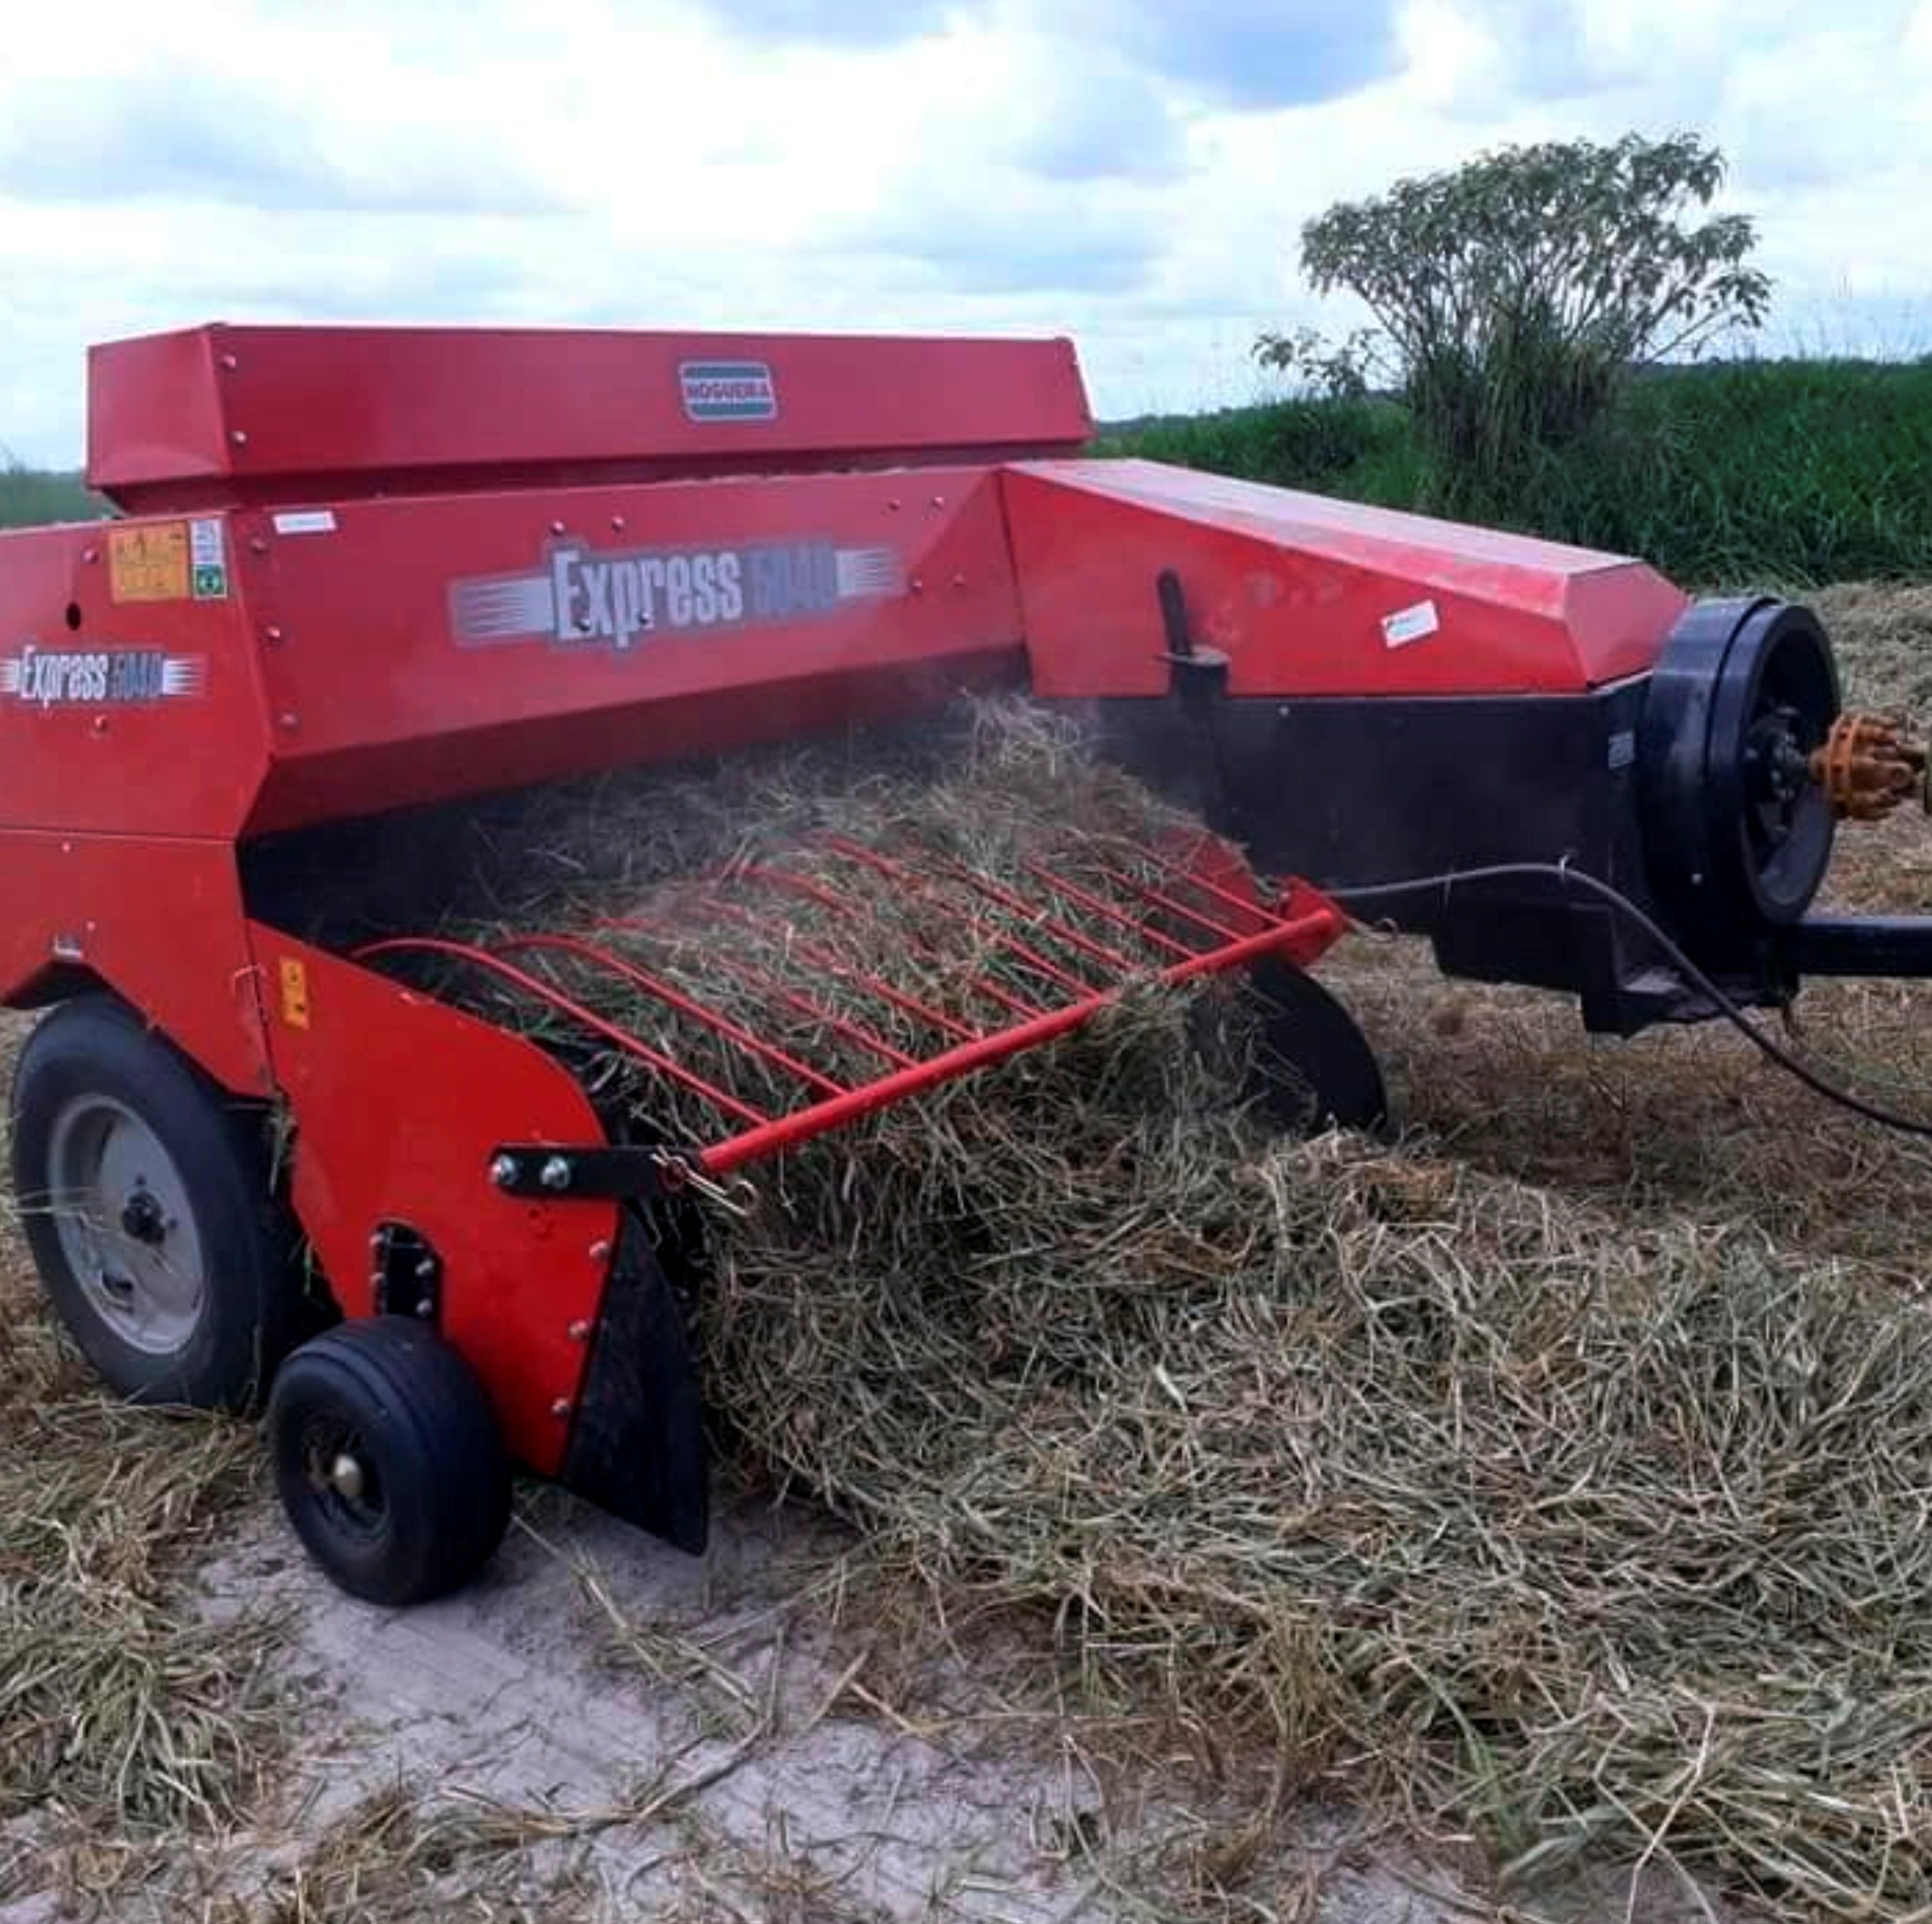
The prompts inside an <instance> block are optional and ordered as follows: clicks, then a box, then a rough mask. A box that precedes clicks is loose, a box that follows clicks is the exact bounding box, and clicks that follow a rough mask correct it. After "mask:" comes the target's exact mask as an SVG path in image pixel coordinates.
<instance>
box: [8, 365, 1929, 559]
mask: <svg viewBox="0 0 1932 1924" xmlns="http://www.w3.org/2000/svg"><path fill="white" fill-rule="evenodd" d="M1099 451H1100V452H1101V453H1112V454H1140V455H1145V456H1147V457H1149V458H1153V459H1156V460H1162V461H1172V462H1176V463H1180V464H1181V465H1183V466H1186V467H1192V468H1207V469H1209V470H1211V471H1212V472H1214V473H1221V474H1231V475H1236V476H1239V477H1240V478H1244V479H1247V480H1253V481H1267V482H1274V483H1277V484H1280V485H1283V486H1285V487H1291V488H1301V489H1312V490H1314V491H1315V492H1316V493H1319V494H1331V495H1337V496H1340V497H1341V498H1342V499H1348V500H1356V501H1366V502H1372V503H1375V504H1379V505H1382V506H1386V507H1394V508H1408V509H1418V510H1420V511H1422V512H1424V513H1427V512H1429V511H1430V510H1431V509H1434V508H1436V507H1437V506H1438V505H1439V501H1440V499H1441V490H1440V489H1439V486H1438V484H1437V480H1436V478H1435V477H1434V475H1432V474H1431V473H1430V472H1429V463H1428V461H1427V459H1426V458H1425V457H1424V456H1423V452H1422V450H1421V448H1420V447H1419V446H1418V443H1417V441H1416V438H1415V437H1414V435H1413V433H1412V432H1411V431H1410V427H1409V422H1408V415H1407V413H1406V412H1405V411H1404V410H1403V407H1401V405H1400V404H1399V403H1398V402H1393V401H1386V400H1367V401H1316V400H1289V401H1282V402H1273V403H1268V404H1264V405H1260V406H1255V407H1245V408H1234V409H1229V410H1225V411H1224V412H1218V413H1212V414H1201V415H1177V416H1173V417H1163V418H1160V419H1155V420H1147V421H1140V422H1132V423H1130V424H1126V425H1122V426H1116V427H1109V428H1106V429H1103V430H1102V432H1101V438H1100V448H1099ZM102 512H104V504H102V503H101V502H100V500H99V499H97V498H96V497H95V496H93V495H91V494H89V493H88V491H87V490H86V489H85V488H84V486H83V485H82V484H81V482H80V479H79V477H78V476H77V475H74V474H65V473H48V472H44V471H42V470H37V469H33V468H18V467H7V466H0V527H19V526H25V525H28V524H32V523H35V522H41V521H52V520H68V519H84V518H89V517H91V516H95V515H98V514H100V513H102ZM1484 518H1485V519H1487V520H1490V521H1491V522H1493V523H1495V524H1497V525H1500V526H1505V527H1514V528H1518V529H1521V530H1526V531H1527V532H1530V533H1534V534H1540V535H1548V536H1550V537H1551V538H1553V539H1555V540H1565V541H1574V542H1577V543H1578V544H1580V545H1583V546H1586V547H1592V548H1601V549H1604V550H1608V551H1610V552H1612V553H1615V554H1623V555H1638V556H1640V557H1642V558H1643V560H1648V561H1649V562H1651V563H1653V565H1656V566H1657V567H1659V568H1660V569H1662V570H1663V571H1664V573H1666V574H1668V575H1670V576H1673V577H1674V578H1675V579H1676V580H1678V581H1682V582H1684V583H1685V584H1686V585H1690V586H1722V585H1742V584H1745V583H1750V584H1752V585H1756V586H1793V587H1803V586H1813V585H1816V584H1817V583H1820V582H1824V581H1883V580H1899V579H1913V578H1918V579H1924V578H1927V577H1932V357H1929V358H1927V359H1925V360H1922V361H1916V362H1874V361H1830V360H1816V361H1730V362H1724V363H1719V364H1715V365H1712V366H1705V367H1699V368H1691V369H1682V370H1672V371H1665V372H1659V373H1653V374H1651V375H1649V376H1645V377H1643V378H1642V379H1639V380H1638V381H1636V382H1635V383H1634V384H1633V386H1632V389H1631V391H1630V393H1629V396H1628V402H1627V404H1626V406H1625V407H1624V408H1623V413H1622V416H1621V417H1620V419H1619V420H1618V422H1617V424H1616V426H1615V427H1613V429H1611V430H1610V431H1609V432H1607V433H1605V434H1604V435H1603V436H1602V437H1601V438H1599V439H1598V440H1597V441H1596V442H1594V443H1592V444H1590V445H1589V446H1587V447H1586V448H1579V449H1575V450H1572V451H1570V452H1568V453H1565V454H1564V455H1562V456H1561V457H1560V458H1559V457H1551V458H1546V459H1545V460H1543V461H1542V462H1541V463H1539V464H1538V466H1537V468H1536V471H1535V473H1534V474H1533V475H1532V477H1531V480H1530V481H1529V482H1528V483H1527V484H1526V486H1525V488H1524V489H1523V492H1522V495H1521V499H1513V500H1510V501H1506V502H1501V503H1498V504H1495V509H1494V510H1493V511H1492V512H1490V513H1489V514H1485V517H1484Z"/></svg>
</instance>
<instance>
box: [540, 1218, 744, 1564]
mask: <svg viewBox="0 0 1932 1924" xmlns="http://www.w3.org/2000/svg"><path fill="white" fill-rule="evenodd" d="M670 1260H675V1256H674V1255H672V1256H671V1258H670ZM558 1480H559V1481H560V1482H561V1483H562V1484H563V1485H564V1486H565V1488H566V1489H568V1490H570V1491H573V1492H575V1493H576V1494H577V1495H578V1496H580V1497H583V1498H584V1499H585V1501H586V1502H592V1503H595V1505H597V1507H599V1508H600V1509H603V1510H608V1511H609V1512H611V1515H613V1516H616V1517H622V1518H623V1519H624V1520H625V1522H629V1523H635V1524H636V1525H638V1527H640V1528H641V1529H646V1530H648V1531H649V1532H651V1533H652V1535H653V1536H657V1537H662V1538H664V1539H665V1541H666V1542H667V1543H671V1544H672V1545H674V1546H675V1547H676V1548H678V1549H680V1550H685V1551H687V1552H689V1553H690V1554H691V1555H693V1556H701V1555H703V1551H704V1547H705V1543H706V1541H707V1539H708V1535H709V1531H710V1518H711V1500H710V1475H709V1462H708V1451H707V1449H706V1446H705V1435H704V1405H703V1396H702V1394H701V1393H700V1390H699V1387H698V1369H697V1364H696V1362H695V1360H694V1359H693V1355H692V1348H691V1343H690V1341H689V1339H688V1337H687V1333H686V1328H685V1312H684V1306H683V1305H682V1303H681V1302H680V1301H679V1299H678V1294H677V1291H676V1290H675V1289H674V1288H673V1287H672V1280H671V1276H670V1273H669V1271H668V1269H667V1252H665V1251H660V1250H659V1249H658V1248H657V1246H655V1245H654V1243H653V1240H652V1236H651V1235H650V1233H649V1232H648V1231H647V1229H646V1227H645V1226H644V1224H643V1223H642V1222H641V1220H639V1218H638V1216H637V1215H636V1213H635V1212H634V1211H632V1210H626V1211H625V1214H624V1226H623V1229H622V1231H621V1233H620V1235H619V1237H618V1242H617V1253H616V1258H615V1260H614V1261H612V1263H611V1275H610V1280H609V1281H608V1282H606V1284H605V1286H604V1301H603V1304H602V1307H601V1310H600V1312H599V1313H598V1318H597V1327H596V1330H595V1333H594V1335H593V1336H592V1338H591V1348H590V1363H589V1364H588V1366H587V1367H586V1369H585V1373H584V1386H583V1391H582V1394H580V1396H579V1397H578V1399H577V1410H576V1415H575V1417H574V1418H573V1420H572V1421H571V1425H570V1443H569V1445H568V1446H567V1447H566V1449H565V1453H564V1468H563V1474H562V1475H561V1476H560V1478H559V1479H558Z"/></svg>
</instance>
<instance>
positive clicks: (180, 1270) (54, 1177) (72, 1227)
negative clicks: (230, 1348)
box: [48, 1093, 207, 1356]
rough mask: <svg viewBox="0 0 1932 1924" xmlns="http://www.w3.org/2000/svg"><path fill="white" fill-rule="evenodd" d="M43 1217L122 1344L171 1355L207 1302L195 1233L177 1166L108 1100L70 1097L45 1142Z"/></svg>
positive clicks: (132, 1117)
mask: <svg viewBox="0 0 1932 1924" xmlns="http://www.w3.org/2000/svg"><path fill="white" fill-rule="evenodd" d="M48 1179H49V1180H48V1188H49V1192H50V1194H49V1213H51V1214H52V1215H53V1216H54V1225H55V1229H56V1232H57V1233H58V1235H59V1238H60V1243H61V1250H62V1253H63V1254H64V1256H65V1257H66V1259H67V1263H68V1266H69V1269H70V1270H71V1271H72V1272H73V1273H74V1277H75V1279H76V1280H77V1281H78V1282H79V1284H80V1287H82V1289H83V1290H84V1291H85V1292H87V1294H88V1295H89V1297H91V1298H92V1301H93V1303H94V1307H95V1309H96V1310H97V1311H98V1312H99V1313H100V1316H101V1318H102V1319H103V1320H104V1321H105V1323H107V1324H108V1326H109V1327H110V1328H111V1329H112V1330H113V1332H114V1333H115V1335H116V1336H118V1337H119V1338H120V1339H121V1340H122V1341H123V1342H125V1343H129V1344H130V1345H131V1346H132V1347H133V1348H136V1349H140V1350H142V1351H145V1352H146V1353H147V1354H149V1355H151V1356H170V1355H173V1354H175V1353H178V1352H179V1351H180V1350H181V1348H183V1347H184V1346H185V1345H186V1344H187V1343H188V1342H189V1341H190V1340H191V1339H192V1337H193V1336H194V1333H195V1331H196V1329H197V1328H198V1327H199V1325H200V1323H201V1319H202V1308H203V1305H204V1302H205V1300H206V1296H207V1274H206V1269H205V1266H204V1261H203V1256H202V1238H201V1231H200V1226H199V1225H198V1224H197V1221H196V1220H195V1215H194V1210H193V1209H192V1206H191V1205H190V1203H189V1200H188V1191H187V1184H186V1183H185V1181H184V1180H183V1179H182V1177H181V1171H180V1169H178V1168H177V1167H176V1164H175V1160H174V1158H173V1157H172V1156H171V1154H169V1153H168V1150H167V1149H166V1146H165V1145H164V1144H162V1142H161V1139H160V1137H159V1136H157V1135H156V1133H155V1132H154V1130H153V1129H152V1128H150V1127H149V1125H148V1123H146V1121H145V1120H144V1119H143V1118H141V1116H140V1115H138V1114H137V1113H135V1111H134V1110H133V1109H131V1108H129V1107H128V1106H127V1105H126V1104H125V1103H121V1102H120V1101H118V1100H117V1099H115V1098H113V1097H111V1096H107V1095H102V1094H94V1093H89V1094H84V1095H79V1096H76V1097H74V1098H73V1099H72V1100H71V1101H70V1102H69V1103H68V1104H67V1106H66V1107H65V1108H64V1109H63V1110H62V1111H61V1112H60V1113H59V1115H57V1116H56V1117H55V1118H54V1123H53V1127H52V1128H51V1130H50V1132H49V1139H48Z"/></svg>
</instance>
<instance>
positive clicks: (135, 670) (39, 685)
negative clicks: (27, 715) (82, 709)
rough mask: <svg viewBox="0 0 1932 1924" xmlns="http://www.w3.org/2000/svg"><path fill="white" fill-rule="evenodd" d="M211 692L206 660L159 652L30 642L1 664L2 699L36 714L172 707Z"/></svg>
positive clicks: (199, 657) (198, 656) (145, 649)
mask: <svg viewBox="0 0 1932 1924" xmlns="http://www.w3.org/2000/svg"><path fill="white" fill-rule="evenodd" d="M206 688H207V662H206V660H205V659H204V658H202V656H200V655H171V654H169V653H167V652H166V651H165V650H163V649H161V648H43V647H38V646H36V645H35V644H34V643H33V642H28V643H27V645H26V646H25V647H23V648H22V649H21V651H20V652H19V653H18V654H17V655H13V656H11V657H9V658H8V659H6V660H4V661H0V695H3V696H8V697H11V698H13V699H14V700H16V701H22V702H26V703H28V704H31V705H32V706H33V707H36V708H43V709H51V708H63V707H66V706H68V705H69V704H74V703H77V702H78V703H86V704H102V703H120V704H129V703H141V702H160V701H168V700H171V699H172V698H176V697H177V696H184V695H198V694H200V693H202V692H203V691H204V690H205V689H206Z"/></svg>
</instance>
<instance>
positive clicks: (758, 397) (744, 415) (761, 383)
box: [677, 361, 778, 421]
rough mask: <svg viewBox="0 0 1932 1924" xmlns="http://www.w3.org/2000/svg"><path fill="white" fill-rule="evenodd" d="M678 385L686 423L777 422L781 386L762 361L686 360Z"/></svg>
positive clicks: (679, 372) (681, 367)
mask: <svg viewBox="0 0 1932 1924" xmlns="http://www.w3.org/2000/svg"><path fill="white" fill-rule="evenodd" d="M677 385H678V387H679V388H680V390H681V391H682V393H683V396H684V412H685V417H686V418H687V420H692V421H775V420H777V419H778V384H777V382H776V381H774V380H773V379H772V377H771V370H770V369H769V367H768V366H765V364H764V362H763V361H684V362H682V363H681V364H680V366H679V367H678V370H677Z"/></svg>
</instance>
